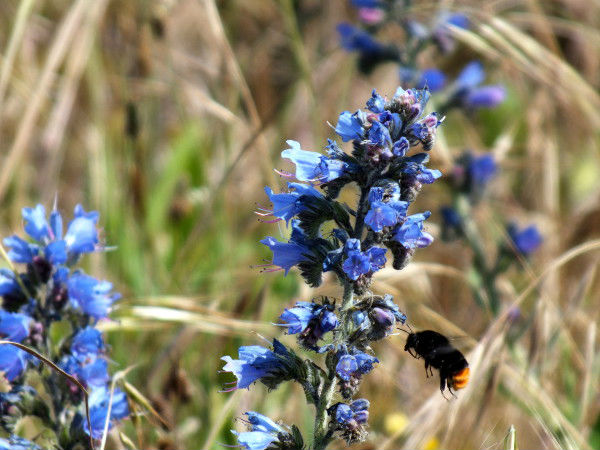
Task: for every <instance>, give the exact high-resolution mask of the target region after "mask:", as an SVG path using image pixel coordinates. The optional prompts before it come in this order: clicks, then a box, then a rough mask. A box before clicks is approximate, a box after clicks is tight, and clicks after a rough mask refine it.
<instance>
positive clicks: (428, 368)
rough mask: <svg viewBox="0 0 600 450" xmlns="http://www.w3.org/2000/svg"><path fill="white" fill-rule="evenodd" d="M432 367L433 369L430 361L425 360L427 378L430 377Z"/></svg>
mask: <svg viewBox="0 0 600 450" xmlns="http://www.w3.org/2000/svg"><path fill="white" fill-rule="evenodd" d="M430 369H431V368H430V366H429V363H428V362H427V361H425V376H426V377H427V378H429V371H430Z"/></svg>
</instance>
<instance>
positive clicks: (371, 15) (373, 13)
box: [358, 8, 385, 25]
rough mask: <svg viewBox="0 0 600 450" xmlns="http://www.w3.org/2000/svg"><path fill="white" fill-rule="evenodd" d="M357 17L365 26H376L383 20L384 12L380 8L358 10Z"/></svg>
mask: <svg viewBox="0 0 600 450" xmlns="http://www.w3.org/2000/svg"><path fill="white" fill-rule="evenodd" d="M358 17H359V18H360V20H361V22H363V23H366V24H367V25H377V24H378V23H381V22H382V21H383V19H385V12H384V11H383V9H380V8H360V9H359V10H358Z"/></svg>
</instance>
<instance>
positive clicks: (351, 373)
mask: <svg viewBox="0 0 600 450" xmlns="http://www.w3.org/2000/svg"><path fill="white" fill-rule="evenodd" d="M378 362H379V360H378V359H377V358H375V357H374V356H371V355H368V354H366V353H364V352H359V351H357V352H354V353H353V354H344V355H342V356H340V357H339V359H338V363H337V365H336V366H335V372H336V374H337V375H338V377H339V378H340V379H342V380H344V381H349V380H350V379H351V378H360V377H361V376H363V375H366V374H367V373H369V372H370V371H371V370H373V364H375V363H378Z"/></svg>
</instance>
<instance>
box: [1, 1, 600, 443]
mask: <svg viewBox="0 0 600 450" xmlns="http://www.w3.org/2000/svg"><path fill="white" fill-rule="evenodd" d="M440 3H441V4H443V6H444V7H445V8H446V9H448V10H449V11H461V12H465V13H467V14H468V15H469V16H470V17H471V19H472V22H473V25H472V27H471V29H470V30H469V31H465V30H454V31H453V33H454V34H455V35H456V36H455V37H456V39H457V40H458V49H457V51H455V52H454V53H453V54H452V57H451V58H449V59H445V60H444V62H443V68H444V69H445V70H446V71H447V72H449V73H454V74H455V73H456V72H457V71H458V70H459V68H460V67H462V65H464V63H465V62H467V61H470V60H472V59H480V60H481V61H482V62H484V64H485V65H486V68H487V79H488V80H489V81H492V82H495V83H502V84H504V85H505V86H506V89H507V93H508V95H507V100H506V101H505V102H504V103H503V104H501V105H500V106H499V107H497V108H495V109H493V110H485V111H479V112H476V113H475V114H472V115H467V114H464V113H462V112H460V111H452V112H450V113H449V114H448V116H447V118H446V122H445V125H444V126H442V127H440V129H439V132H438V140H437V142H436V145H435V147H434V149H433V150H432V151H431V158H432V161H431V163H430V165H429V166H430V167H431V168H439V169H440V170H442V172H444V173H447V172H448V171H449V170H450V169H451V166H452V161H453V159H454V158H455V157H457V156H458V155H459V154H460V153H461V152H462V151H463V150H465V149H473V150H475V151H478V152H484V151H490V152H492V153H493V154H494V156H495V157H496V159H497V161H498V162H499V166H500V171H499V173H498V175H497V176H496V177H495V179H494V180H493V182H492V185H491V187H490V192H489V195H488V196H487V197H486V199H485V201H483V202H482V203H481V204H480V205H479V206H478V208H477V209H476V217H475V220H476V222H477V223H478V224H480V225H481V226H480V230H481V233H482V235H483V239H484V242H490V243H491V244H490V249H493V245H492V243H493V242H494V241H495V240H502V239H506V235H505V230H504V225H503V224H504V223H505V222H506V221H508V220H514V221H516V222H517V223H519V224H521V225H526V224H530V223H535V224H536V225H537V226H538V228H539V229H540V231H541V233H542V235H543V237H544V242H543V245H542V246H541V247H540V249H539V250H538V251H537V252H536V253H535V254H534V255H533V257H532V258H531V259H530V260H527V261H525V260H523V261H521V262H520V263H519V265H518V266H516V267H513V268H512V269H511V270H510V271H508V272H507V273H506V274H504V275H503V276H502V277H501V278H500V279H499V280H498V290H499V292H500V293H501V302H502V307H501V313H500V315H499V316H497V317H493V316H491V315H490V314H489V313H488V312H486V311H485V310H484V309H481V308H480V307H478V306H477V304H476V302H475V300H474V299H473V295H472V294H471V287H472V285H473V283H474V281H473V279H472V277H470V272H469V267H470V261H471V259H472V255H471V253H470V251H469V250H468V249H467V248H466V246H465V245H464V243H462V241H456V242H452V243H446V242H444V241H442V240H441V239H437V238H438V237H439V234H440V230H439V224H440V221H441V219H440V214H439V207H440V205H442V204H443V203H445V202H448V200H449V194H448V192H447V186H446V185H445V184H444V183H438V184H435V185H433V186H432V187H430V188H428V190H427V194H426V195H422V196H420V197H419V200H418V203H419V206H418V208H419V210H425V209H430V210H431V211H432V212H433V214H432V217H431V219H430V222H431V223H430V225H429V228H428V230H429V231H430V232H431V233H432V234H434V236H436V241H435V242H434V244H433V245H432V246H431V247H430V248H429V249H427V250H424V251H421V252H419V253H418V254H417V256H416V258H415V260H414V261H413V262H412V263H411V264H410V265H409V266H408V267H407V269H405V270H403V271H401V272H396V271H393V270H392V269H391V268H389V269H384V270H383V271H381V272H380V273H378V274H377V275H376V276H375V283H374V285H373V291H374V292H376V293H378V292H381V293H386V292H389V293H392V294H393V295H394V298H395V300H396V301H397V302H398V304H399V305H400V307H401V309H403V310H404V311H405V312H406V314H407V316H408V318H409V321H410V323H411V324H412V326H413V327H416V328H417V329H428V328H433V329H436V330H439V331H440V332H443V333H444V334H446V335H449V336H454V337H458V339H457V341H456V342H457V343H456V345H457V346H458V347H459V348H460V349H461V350H462V351H463V352H464V353H465V355H467V359H469V361H470V364H471V377H472V378H471V381H470V385H469V387H468V388H467V389H465V390H463V391H461V392H460V393H459V394H458V399H457V400H454V401H451V402H447V401H446V400H444V399H443V398H442V397H441V395H440V393H439V389H438V382H437V375H436V378H434V379H426V378H425V376H424V373H423V372H424V371H423V367H422V362H420V361H419V362H416V361H414V360H413V359H412V358H410V357H409V355H408V354H406V353H405V352H404V350H403V348H404V341H405V338H404V335H399V336H395V337H392V338H391V339H389V340H387V341H386V342H385V343H383V344H380V345H379V346H378V347H376V348H375V350H376V353H377V356H378V358H379V359H380V361H381V364H380V365H379V367H377V369H376V370H375V371H373V373H372V374H371V375H370V376H369V377H367V379H366V382H365V383H364V385H363V387H362V390H361V395H362V396H364V397H366V398H369V399H370V400H371V412H370V420H369V422H370V432H371V433H370V437H369V440H368V441H367V442H365V443H363V444H358V445H356V446H355V448H363V449H368V448H378V449H384V448H385V449H394V448H410V449H429V450H434V449H450V448H463V449H464V448H478V449H499V448H504V445H505V438H506V436H507V433H508V430H509V427H510V426H511V425H514V427H515V430H516V440H517V444H518V447H519V448H521V449H531V448H547V449H559V448H573V449H598V448H600V394H599V391H598V387H599V373H600V358H599V356H598V355H599V352H598V349H599V347H600V345H599V344H600V339H599V333H598V330H597V325H598V319H599V314H600V312H599V311H600V308H599V306H600V278H599V274H598V261H599V258H600V148H599V144H600V95H599V91H598V88H599V87H600V58H599V55H600V32H599V27H600V3H599V2H597V1H584V0H548V1H541V0H511V1H508V0H497V1H485V2H481V1H475V0H468V1H455V2H453V1H444V2H431V1H419V2H415V5H416V6H415V10H414V11H413V13H414V14H415V15H416V16H417V17H420V18H423V19H426V18H427V17H428V15H431V14H433V13H434V12H435V11H436V10H437V9H438V8H439V4H440ZM341 21H351V22H356V13H355V11H354V10H353V9H352V8H351V7H350V6H349V4H348V2H347V1H345V0H331V1H319V0H298V1H294V0H261V1H251V2H249V1H241V0H227V1H226V0H223V1H216V0H155V1H150V0H128V1H109V0H71V1H67V0H54V1H51V2H50V1H43V0H21V1H18V0H2V2H1V8H0V24H1V26H0V52H1V59H0V199H1V204H2V208H1V209H0V216H1V220H0V229H1V231H2V236H7V235H9V234H12V233H17V232H21V229H22V222H21V216H20V210H21V208H22V207H24V206H31V205H34V204H36V203H42V204H44V205H45V206H46V208H47V209H49V208H51V205H52V203H53V202H54V199H55V197H56V198H57V199H58V205H59V207H60V208H61V209H62V210H63V211H67V212H68V211H70V210H72V208H73V206H74V205H75V204H76V203H82V204H83V205H85V207H86V209H95V210H98V211H99V212H100V225H101V226H102V227H103V229H104V240H105V243H106V244H107V245H109V246H114V247H115V248H114V250H111V251H109V252H106V253H99V254H95V255H93V257H91V258H89V259H87V260H86V264H88V265H89V266H90V267H89V269H90V271H92V272H93V273H95V274H96V276H98V277H99V278H104V279H107V280H111V281H112V282H114V283H115V285H116V287H117V289H118V290H119V292H121V293H122V294H123V300H121V301H120V302H119V303H118V306H117V307H116V309H115V311H114V312H113V315H112V317H113V318H114V319H115V320H114V321H113V322H110V323H104V324H103V327H104V329H105V330H106V331H107V333H108V340H109V342H110V345H111V347H112V348H111V352H110V356H111V359H112V360H113V370H120V369H124V368H126V367H129V366H134V368H133V370H132V371H131V372H129V374H128V376H127V381H128V382H129V383H131V385H133V386H135V387H136V388H137V389H138V390H139V396H138V397H137V402H136V403H134V404H132V407H133V408H134V411H137V412H138V413H139V414H137V415H134V417H133V419H131V420H128V421H126V422H125V423H124V424H123V426H121V427H120V428H119V430H116V431H114V430H113V432H112V434H111V439H109V442H108V445H107V448H116V449H120V448H127V447H126V440H127V439H125V438H123V439H121V438H120V436H119V431H120V432H122V433H124V434H125V435H127V436H128V438H129V439H130V440H131V441H132V442H133V443H134V445H135V448H139V449H148V448H159V449H199V448H204V449H212V448H221V446H220V444H234V443H235V441H234V439H233V438H234V436H233V435H232V434H231V433H230V431H229V430H230V429H231V428H235V427H239V425H235V424H234V423H233V421H234V419H235V418H236V417H239V416H240V415H241V414H242V413H243V412H245V411H247V410H255V411H260V412H261V413H263V414H265V415H268V416H269V417H272V418H274V419H282V420H285V422H286V423H296V424H298V426H299V427H300V428H301V429H302V430H303V431H307V432H310V430H311V429H312V423H311V420H312V417H313V411H312V406H311V407H307V406H306V405H305V403H304V395H303V393H302V392H301V390H300V388H299V387H298V386H295V385H291V384H286V385H284V386H282V387H280V388H279V389H278V390H277V391H275V392H274V393H272V394H270V395H269V396H268V397H266V396H265V392H266V388H265V387H264V386H262V385H256V386H255V387H254V388H252V389H251V390H250V391H249V392H247V391H245V390H243V391H237V392H235V393H221V392H219V391H220V390H221V389H222V388H223V386H224V384H225V383H226V382H228V381H231V374H223V373H219V370H220V369H221V368H222V361H220V357H221V356H222V355H225V354H230V355H231V354H234V353H235V352H236V351H237V347H238V346H239V345H244V344H246V345H251V344H256V343H259V342H260V340H261V338H260V336H259V335H262V336H265V337H267V338H269V337H273V336H281V338H282V339H283V340H289V342H291V341H292V339H293V337H292V336H290V337H285V336H284V335H283V332H281V331H280V330H279V329H277V328H275V327H273V326H271V325H270V324H271V322H274V321H276V318H277V316H278V315H279V314H280V312H281V310H282V309H283V308H284V307H290V306H291V305H293V304H294V302H295V301H298V300H309V299H310V298H312V297H314V296H316V295H331V296H334V297H336V296H337V297H339V296H340V292H339V291H338V289H337V287H336V286H337V285H336V284H335V283H334V282H333V279H331V278H326V279H325V283H324V284H323V285H322V286H321V287H320V288H318V289H314V290H311V289H308V288H307V287H306V286H305V285H304V284H303V283H302V282H301V279H300V276H299V275H298V274H297V273H295V272H294V271H292V272H290V274H289V275H288V276H287V277H284V276H283V274H282V273H280V272H279V273H274V274H261V273H260V271H259V269H257V268H253V267H252V265H256V264H261V263H262V261H263V260H264V259H266V258H270V252H269V250H268V249H267V248H266V247H265V246H262V245H260V244H259V243H258V241H259V240H260V239H261V238H262V237H264V236H266V235H272V236H280V235H283V234H284V233H285V230H284V228H281V227H280V228H278V225H270V224H265V223H262V222H260V221H258V220H257V216H255V215H254V214H253V211H254V210H255V208H256V203H263V204H265V203H266V196H265V195H264V191H263V187H264V186H265V185H267V184H269V185H271V186H281V187H284V181H283V180H281V179H280V178H279V176H278V175H277V174H276V173H275V172H274V171H273V168H278V169H288V170H289V169H290V164H289V163H288V162H287V161H284V160H282V159H281V158H280V152H281V150H283V149H284V148H285V140H286V139H294V140H297V141H299V142H301V144H302V146H303V148H306V149H311V150H320V149H322V148H323V146H324V145H325V139H326V138H327V137H332V136H333V134H334V133H333V130H332V129H331V128H330V127H329V126H328V125H327V122H328V121H329V122H331V123H334V124H335V121H336V120H337V116H338V114H339V112H340V111H342V110H345V109H348V110H355V109H357V108H359V107H363V102H364V99H366V98H368V96H369V95H370V92H371V89H372V88H377V90H378V92H380V93H382V94H387V95H393V93H394V91H395V89H396V87H397V86H398V85H399V79H398V71H397V66H396V65H394V64H387V65H386V64H384V65H381V66H379V67H378V68H377V69H376V70H375V71H374V72H372V73H371V74H369V75H368V76H365V75H363V74H361V73H360V72H359V71H358V69H357V66H356V57H355V55H353V54H350V53H348V52H345V51H344V50H343V49H341V47H340V44H339V39H338V36H337V33H336V25H337V24H338V23H339V22H341ZM386 32H387V30H386ZM397 33H398V32H397V30H393V29H390V30H389V34H387V35H386V37H387V39H388V40H394V39H401V38H402V36H401V34H397ZM435 57H436V55H435V53H432V54H431V58H432V59H433V58H435ZM432 62H435V61H432ZM429 109H430V110H434V109H435V105H430V107H429ZM490 251H491V250H490ZM491 257H492V255H490V258H491ZM149 405H151V407H152V409H153V411H154V413H153V412H149V411H148V408H147V406H149ZM238 429H239V428H238ZM124 442H125V443H124ZM335 445H337V447H336V448H343V443H341V442H339V443H337V444H335ZM335 445H334V447H335Z"/></svg>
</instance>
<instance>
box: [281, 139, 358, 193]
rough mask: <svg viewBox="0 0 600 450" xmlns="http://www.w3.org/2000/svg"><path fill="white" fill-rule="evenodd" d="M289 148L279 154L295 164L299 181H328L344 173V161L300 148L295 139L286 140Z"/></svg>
mask: <svg viewBox="0 0 600 450" xmlns="http://www.w3.org/2000/svg"><path fill="white" fill-rule="evenodd" d="M287 143H288V145H289V146H290V148H288V149H286V150H284V151H283V152H281V156H282V157H284V158H287V159H290V160H291V161H292V162H293V163H294V164H295V165H296V178H297V179H298V180H300V181H312V182H314V181H318V182H322V183H325V182H328V181H332V180H335V179H336V178H338V177H339V176H340V175H342V174H343V173H344V169H345V167H346V165H345V163H344V162H342V161H339V160H336V159H330V158H327V157H326V156H323V155H321V154H320V153H316V152H309V151H306V150H302V149H301V148H300V144H299V143H298V142H296V141H291V140H289V141H287Z"/></svg>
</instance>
